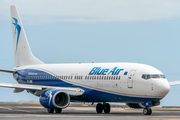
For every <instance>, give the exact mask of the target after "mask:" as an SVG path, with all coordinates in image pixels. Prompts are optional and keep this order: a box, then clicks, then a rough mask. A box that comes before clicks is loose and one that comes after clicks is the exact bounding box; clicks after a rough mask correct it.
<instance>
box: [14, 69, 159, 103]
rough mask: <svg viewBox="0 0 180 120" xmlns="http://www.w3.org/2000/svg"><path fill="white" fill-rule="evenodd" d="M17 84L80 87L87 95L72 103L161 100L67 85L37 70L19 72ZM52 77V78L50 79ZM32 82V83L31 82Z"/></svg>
mask: <svg viewBox="0 0 180 120" xmlns="http://www.w3.org/2000/svg"><path fill="white" fill-rule="evenodd" d="M28 76H31V77H32V76H34V77H37V76H48V77H47V78H46V79H40V78H39V79H28V78H27V77H28ZM14 77H15V78H16V80H17V82H18V83H20V84H31V85H43V86H54V87H71V88H73V87H79V88H81V89H83V90H84V91H85V94H84V95H83V96H81V97H71V100H72V101H76V100H78V101H85V102H128V103H130V102H133V103H134V102H146V101H158V100H160V98H144V97H131V96H123V95H117V94H112V93H108V92H104V91H99V90H94V89H90V88H86V87H82V86H78V85H75V84H71V83H67V82H65V81H63V80H61V79H58V78H56V79H52V77H54V76H53V75H51V74H49V73H47V72H44V71H42V70H36V69H23V70H18V71H17V73H16V74H15V75H14ZM49 77H51V78H49ZM30 80H32V83H29V81H30ZM30 92H32V93H34V92H35V91H34V90H30Z"/></svg>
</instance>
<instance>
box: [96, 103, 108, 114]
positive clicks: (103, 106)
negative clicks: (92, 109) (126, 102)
mask: <svg viewBox="0 0 180 120" xmlns="http://www.w3.org/2000/svg"><path fill="white" fill-rule="evenodd" d="M103 110H104V113H109V112H110V110H111V106H110V105H109V103H105V102H104V103H103V104H101V103H98V104H97V105H96V112H97V113H102V112H103Z"/></svg>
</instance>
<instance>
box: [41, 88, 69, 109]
mask: <svg viewBox="0 0 180 120" xmlns="http://www.w3.org/2000/svg"><path fill="white" fill-rule="evenodd" d="M39 101H40V103H41V105H42V106H43V107H45V108H61V109H62V108H66V107H68V106H69V103H70V97H69V95H68V94H67V93H66V92H63V91H61V90H59V89H52V90H47V91H45V92H43V93H42V94H41V96H40V98H39Z"/></svg>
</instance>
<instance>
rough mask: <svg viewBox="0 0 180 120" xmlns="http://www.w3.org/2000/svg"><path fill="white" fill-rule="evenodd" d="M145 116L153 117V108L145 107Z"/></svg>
mask: <svg viewBox="0 0 180 120" xmlns="http://www.w3.org/2000/svg"><path fill="white" fill-rule="evenodd" d="M143 114H144V115H151V114H152V110H151V108H150V107H145V108H144V109H143Z"/></svg>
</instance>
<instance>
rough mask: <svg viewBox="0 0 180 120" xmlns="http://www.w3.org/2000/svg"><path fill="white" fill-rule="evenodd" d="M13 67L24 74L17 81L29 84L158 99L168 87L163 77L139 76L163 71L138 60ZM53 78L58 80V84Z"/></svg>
mask: <svg viewBox="0 0 180 120" xmlns="http://www.w3.org/2000/svg"><path fill="white" fill-rule="evenodd" d="M15 69H17V70H18V71H19V72H18V71H17V72H18V73H19V75H22V76H23V75H24V76H25V77H24V78H23V77H21V79H19V78H17V81H18V82H19V83H25V84H32V85H33V84H36V85H37V84H38V85H50V86H55V85H57V86H59V87H63V86H64V87H73V86H74V87H77V86H78V87H83V88H84V89H85V90H86V89H91V90H96V91H101V92H104V93H110V94H115V95H120V96H128V97H137V98H158V99H162V98H163V97H164V96H166V94H167V93H168V92H169V90H170V86H169V84H168V81H167V79H166V78H161V77H159V78H158V77H157V78H149V79H144V78H142V75H150V76H152V75H159V76H160V75H163V73H162V72H160V71H159V70H158V69H156V68H154V67H152V66H149V65H145V64H138V63H79V64H42V65H29V66H24V67H19V68H15ZM37 70H38V71H37ZM39 71H43V73H41V72H39ZM48 75H51V77H49V76H48ZM55 81H61V82H60V83H59V84H58V83H57V82H55ZM67 83H68V84H67ZM91 97H93V96H91ZM119 99H120V100H119V101H120V102H121V98H119ZM112 102H113V100H112ZM123 102H124V101H123Z"/></svg>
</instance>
